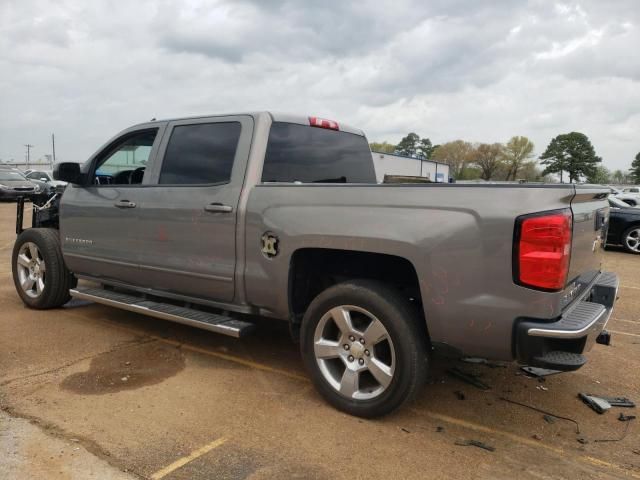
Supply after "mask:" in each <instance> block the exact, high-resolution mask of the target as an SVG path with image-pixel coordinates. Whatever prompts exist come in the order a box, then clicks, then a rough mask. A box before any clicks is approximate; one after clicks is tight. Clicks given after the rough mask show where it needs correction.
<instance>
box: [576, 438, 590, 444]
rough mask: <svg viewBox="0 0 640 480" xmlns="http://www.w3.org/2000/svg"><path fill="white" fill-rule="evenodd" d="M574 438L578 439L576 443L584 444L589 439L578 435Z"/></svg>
mask: <svg viewBox="0 0 640 480" xmlns="http://www.w3.org/2000/svg"><path fill="white" fill-rule="evenodd" d="M576 440H578V443H581V444H583V445H586V444H587V443H589V440H587V439H586V438H584V437H578V438H577V439H576Z"/></svg>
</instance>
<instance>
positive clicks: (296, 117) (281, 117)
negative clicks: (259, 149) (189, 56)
mask: <svg viewBox="0 0 640 480" xmlns="http://www.w3.org/2000/svg"><path fill="white" fill-rule="evenodd" d="M261 114H267V115H269V116H270V117H271V119H272V120H273V121H274V122H286V123H297V124H299V125H309V118H310V117H313V116H314V115H300V114H291V113H284V112H270V111H259V112H235V113H213V114H209V115H193V116H188V117H176V118H162V119H159V120H152V121H157V122H173V121H177V120H192V119H194V120H195V119H199V118H207V117H230V116H235V115H250V116H252V117H258V116H260V115H261ZM323 118H324V117H323ZM331 120H333V119H331ZM143 123H148V122H143ZM337 123H338V126H339V128H340V131H341V132H347V133H352V134H354V135H361V136H363V137H364V136H365V135H364V132H363V131H362V130H360V129H359V128H355V127H352V126H351V125H347V124H344V123H342V122H337Z"/></svg>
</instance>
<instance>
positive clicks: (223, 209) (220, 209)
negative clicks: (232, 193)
mask: <svg viewBox="0 0 640 480" xmlns="http://www.w3.org/2000/svg"><path fill="white" fill-rule="evenodd" d="M204 209H205V211H206V212H215V213H230V212H231V211H232V210H233V208H232V207H231V206H230V205H223V204H221V203H210V204H209V205H205V207H204Z"/></svg>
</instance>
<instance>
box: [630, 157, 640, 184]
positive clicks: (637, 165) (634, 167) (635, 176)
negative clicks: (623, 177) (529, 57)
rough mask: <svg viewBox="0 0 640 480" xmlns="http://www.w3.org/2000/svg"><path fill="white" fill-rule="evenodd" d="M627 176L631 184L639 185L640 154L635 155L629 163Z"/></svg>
mask: <svg viewBox="0 0 640 480" xmlns="http://www.w3.org/2000/svg"><path fill="white" fill-rule="evenodd" d="M629 174H630V175H631V181H632V182H633V183H636V184H640V152H638V154H637V155H636V159H635V160H634V161H633V162H631V169H630V170H629Z"/></svg>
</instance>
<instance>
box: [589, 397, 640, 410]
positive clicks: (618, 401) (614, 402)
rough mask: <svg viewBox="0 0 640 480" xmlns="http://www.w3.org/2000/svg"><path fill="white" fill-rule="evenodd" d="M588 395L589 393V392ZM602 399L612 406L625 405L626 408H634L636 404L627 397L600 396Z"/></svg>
mask: <svg viewBox="0 0 640 480" xmlns="http://www.w3.org/2000/svg"><path fill="white" fill-rule="evenodd" d="M589 395H590V394H589ZM600 398H602V399H603V400H606V401H607V403H609V405H611V406H612V407H626V408H634V407H635V406H636V404H635V403H633V402H632V401H631V400H629V399H628V398H627V397H602V396H601V397H600Z"/></svg>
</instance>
